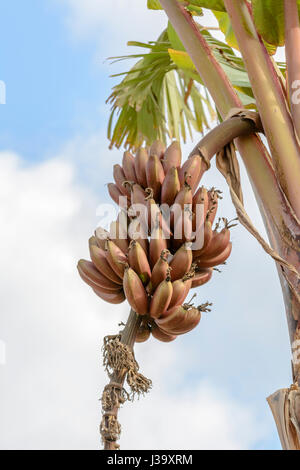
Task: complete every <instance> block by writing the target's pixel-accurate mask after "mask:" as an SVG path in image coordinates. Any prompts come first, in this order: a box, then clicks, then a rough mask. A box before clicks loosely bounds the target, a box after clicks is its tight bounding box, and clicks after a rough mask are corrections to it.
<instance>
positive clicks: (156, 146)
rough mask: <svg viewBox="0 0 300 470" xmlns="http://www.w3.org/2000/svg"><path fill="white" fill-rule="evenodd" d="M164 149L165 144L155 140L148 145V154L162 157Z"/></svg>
mask: <svg viewBox="0 0 300 470" xmlns="http://www.w3.org/2000/svg"><path fill="white" fill-rule="evenodd" d="M165 149H166V147H165V145H164V144H163V143H162V142H161V141H160V140H156V141H155V142H153V144H152V145H151V147H150V155H157V156H158V158H163V156H164V154H165Z"/></svg>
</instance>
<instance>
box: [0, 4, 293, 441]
mask: <svg viewBox="0 0 300 470" xmlns="http://www.w3.org/2000/svg"><path fill="white" fill-rule="evenodd" d="M114 5H115V8H114V7H113V6H112V5H109V4H107V2H101V1H100V2H98V1H97V0H88V1H86V2H81V1H78V0H44V1H43V2H41V1H39V0H28V1H27V2H19V1H16V0H11V1H10V2H5V3H4V4H3V5H2V10H1V28H0V40H1V45H2V46H1V48H0V80H4V81H5V83H6V86H7V104H6V105H1V106H0V175H2V176H1V180H2V181H3V183H2V185H3V187H4V189H3V188H2V189H1V191H2V192H1V191H0V207H2V206H1V201H2V202H3V204H5V207H6V209H4V205H3V207H2V215H1V217H2V218H3V221H2V222H3V227H4V231H3V233H2V235H3V240H2V249H1V253H0V256H1V259H2V262H3V266H4V267H5V266H7V269H6V270H5V269H4V268H3V269H4V271H5V272H6V276H5V278H3V279H2V280H3V285H2V291H1V298H2V299H3V303H4V307H3V312H4V313H3V315H2V317H1V320H0V327H1V329H0V331H2V333H0V339H1V334H2V336H3V341H5V343H6V345H7V364H6V365H5V366H4V367H2V366H0V377H1V382H3V381H4V382H3V383H4V387H3V388H2V387H1V393H2V394H3V396H2V400H1V404H0V409H1V414H2V416H4V419H3V420H2V422H1V423H0V447H3V448H17V447H20V446H21V447H24V448H45V447H47V446H48V447H50V448H51V447H52V448H65V447H68V448H78V447H83V448H96V447H97V445H98V435H97V429H96V426H97V423H98V421H97V420H99V405H98V402H97V398H98V395H99V393H100V392H99V390H100V389H101V386H102V385H103V384H104V383H105V380H106V379H105V376H104V374H103V371H101V370H100V368H101V361H100V360H99V344H100V342H101V337H102V336H104V334H106V333H108V332H110V331H111V332H114V331H115V330H116V327H117V323H118V320H120V319H122V320H124V318H125V316H126V306H124V305H125V304H124V305H123V304H122V306H121V307H120V308H115V307H114V306H113V307H114V308H112V307H111V306H108V305H107V304H103V303H101V309H102V311H101V312H100V313H101V314H102V316H99V300H98V299H94V298H93V296H92V294H91V292H90V291H88V290H87V289H86V287H85V286H83V285H82V283H81V282H80V281H79V280H78V279H77V274H76V271H75V269H74V268H75V265H76V259H78V258H79V257H84V256H87V248H86V243H87V238H88V237H89V236H90V233H91V231H92V230H93V228H94V227H95V225H96V223H97V217H96V207H97V204H99V203H100V202H108V197H107V195H106V192H105V187H104V184H105V183H106V182H108V180H109V179H111V167H112V164H113V163H114V162H116V161H120V160H121V156H122V154H121V152H118V151H115V150H114V151H112V152H109V151H108V150H107V147H108V142H107V140H106V138H105V134H106V123H107V118H108V111H109V110H108V107H107V106H106V105H105V100H106V98H107V97H108V95H109V93H110V90H111V86H112V83H113V81H112V80H111V79H110V78H109V73H113V72H117V71H123V70H124V68H123V67H124V66H123V65H121V66H117V67H119V69H118V68H116V66H114V68H111V67H109V65H108V64H107V62H104V61H105V58H106V57H107V56H110V55H119V54H120V53H124V52H126V41H127V40H130V39H136V40H152V39H154V38H155V37H156V36H157V35H158V33H159V31H160V30H161V29H162V25H163V24H164V23H165V21H166V20H165V18H164V17H163V14H162V13H159V12H158V13H157V12H151V13H149V12H147V11H146V9H145V8H144V6H142V5H141V1H140V0H133V1H132V2H131V3H130V4H129V5H128V7H127V8H125V6H124V3H123V4H122V1H116V2H114ZM116 11H117V14H116ZM126 15H127V16H126ZM207 21H209V18H208V19H207ZM190 147H191V144H190V143H189V144H187V145H186V147H185V148H184V153H185V154H186V155H187V154H188V149H189V148H190ZM243 176H244V181H245V193H246V202H247V207H248V208H249V213H250V214H251V216H252V217H253V220H254V222H255V223H256V225H257V226H258V228H259V229H260V230H261V231H263V226H262V222H261V220H260V217H259V215H258V212H257V209H256V205H255V201H254V198H253V195H252V194H251V190H250V186H249V183H248V181H247V180H246V179H245V175H244V172H243ZM204 183H205V184H206V185H207V186H208V187H210V186H212V185H215V186H217V187H220V188H221V189H223V190H224V192H225V197H224V201H223V202H222V205H221V211H222V215H224V216H228V217H229V218H230V217H234V211H233V209H232V207H231V203H230V201H229V197H228V192H227V191H226V186H225V184H224V182H223V180H222V177H221V176H220V175H219V174H218V173H217V171H216V170H214V169H212V171H211V172H209V174H208V175H207V177H206V179H205V181H204ZM1 198H2V199H1ZM6 211H7V212H6ZM20 226H21V228H22V232H21V234H22V236H21V237H20ZM20 241H22V243H21V245H22V246H20ZM233 243H234V250H233V254H232V256H231V259H230V262H228V266H226V267H225V268H224V270H223V273H222V274H221V275H218V274H216V275H215V276H214V279H213V280H212V281H211V282H210V283H209V284H207V285H206V286H205V289H199V290H198V293H199V299H200V300H201V302H202V301H206V300H207V299H209V300H211V301H212V302H213V303H214V308H213V311H212V312H211V313H208V314H205V315H204V318H203V320H202V322H201V325H200V327H199V329H197V331H195V332H193V333H191V334H189V335H187V336H186V337H184V338H180V339H179V340H178V341H177V342H175V343H176V344H175V343H174V344H172V345H167V346H166V345H161V344H159V343H157V342H155V341H153V340H151V341H149V343H147V344H146V345H139V346H138V347H137V354H138V355H139V357H140V358H141V359H140V361H141V366H144V368H145V369H146V372H147V373H148V375H150V376H151V378H153V380H154V383H155V387H156V388H155V390H154V391H153V392H151V395H152V397H150V396H149V397H147V398H145V399H144V400H140V402H139V403H138V404H137V405H131V404H130V405H127V408H126V407H125V408H124V410H122V414H123V416H124V418H123V419H124V426H123V428H125V423H126V426H128V431H127V433H128V435H127V437H124V440H123V443H124V446H125V447H126V446H127V448H135V444H136V445H137V446H139V448H145V446H146V445H147V443H149V442H150V444H152V446H153V447H154V448H155V446H158V445H162V446H163V448H165V447H166V446H169V448H172V445H173V446H174V447H175V448H180V447H179V446H180V445H185V444H184V442H183V441H184V438H183V437H180V432H176V428H177V426H179V427H180V420H181V419H186V417H187V416H191V409H190V407H191V403H193V401H194V400H196V402H197V404H196V406H195V405H193V407H192V414H197V413H198V417H197V419H196V418H195V419H194V421H193V423H192V424H191V426H192V429H193V432H194V434H195V438H194V440H193V445H194V446H195V447H194V448H197V445H199V446H201V445H202V446H204V448H205V447H206V448H211V447H213V446H214V445H216V444H215V443H216V442H219V443H221V444H220V445H222V446H223V447H224V448H259V449H263V448H268V449H277V448H279V442H278V438H277V435H276V431H275V426H274V424H273V420H272V417H271V413H270V411H269V409H268V407H267V404H266V401H265V398H266V396H267V395H269V394H271V393H273V392H275V391H276V390H277V389H278V388H281V387H285V386H289V384H290V380H291V377H290V357H289V346H288V335H287V328H286V324H285V318H284V311H283V304H282V300H281V294H280V288H279V282H278V280H277V277H276V270H275V267H274V263H273V261H271V260H269V259H268V258H267V256H266V255H265V254H264V253H263V251H262V250H261V248H260V247H258V246H257V243H256V242H255V240H253V239H251V238H250V235H249V236H248V234H247V233H245V230H244V229H243V228H241V227H239V228H236V229H234V230H233ZM16 246H17V247H18V248H16ZM24 246H25V247H26V249H25V250H24ZM37 246H38V248H37ZM10 247H11V249H12V250H17V252H18V253H19V254H20V258H18V259H19V260H20V261H19V262H18V267H17V268H16V269H12V265H11V258H10V256H9V253H10ZM18 250H20V251H18ZM39 250H40V251H39ZM241 260H242V262H241ZM5 263H6V264H5ZM28 266H30V269H29V270H28ZM57 266H58V270H57ZM29 272H30V273H31V276H28V273H29ZM16 279H17V280H18V283H19V284H18V286H19V287H18V292H19V295H18V296H15V295H14V294H10V293H13V292H14V285H15V282H16ZM49 291H50V295H48V293H49ZM9 294H10V295H9ZM201 302H199V303H201ZM101 309H100V310H101ZM83 312H84V314H83ZM106 312H109V314H110V315H108V313H107V316H106V317H105V318H104V315H103V314H104V313H105V314H106ZM114 315H115V316H114ZM19 325H21V328H20V327H19ZM24 337H26V339H25V338H24ZM22 356H23V362H22V360H21V362H20V357H22ZM24 358H25V359H24ZM153 358H154V360H153ZM74 361H75V362H76V367H75V363H74ZM155 364H159V366H157V367H154V365H155ZM45 366H46V370H45ZM47 371H48V373H47ZM49 383H51V384H53V389H52V387H51V385H49ZM55 384H56V385H55ZM84 384H86V386H84ZM99 384H100V385H99ZM19 386H20V387H22V389H23V391H24V394H23V400H24V402H23V403H22V406H21V404H19V405H18V404H17V405H15V403H16V401H17V400H16V401H14V392H13V390H14V389H15V388H16V387H19ZM40 391H42V392H44V393H45V397H46V398H45V402H43V401H42V400H41V397H40ZM70 395H72V399H71V398H70ZM96 395H97V396H96ZM15 398H17V397H15ZM45 403H46V405H45ZM179 403H180V404H181V406H180V410H179V411H178V406H179ZM78 404H79V409H77V405H78ZM153 406H156V407H158V409H165V410H169V412H170V423H169V434H170V430H171V429H172V432H173V434H170V437H169V441H164V440H163V439H164V437H165V438H166V439H167V437H166V430H167V431H168V428H166V427H165V428H163V429H164V434H163V435H162V436H158V437H157V439H156V437H155V436H154V434H155V432H156V430H157V421H156V418H155V416H153V413H152V410H153ZM129 408H130V409H131V411H132V412H133V413H134V412H135V410H136V417H132V416H131V415H129V413H130V409H129ZM37 410H38V412H37ZM42 410H43V411H42ZM174 410H177V412H178V416H177V415H176V413H175V417H173V418H172V419H173V421H172V419H171V415H172V416H173V415H174ZM195 410H196V411H195ZM208 412H209V413H211V414H210V415H206V413H208ZM20 413H23V415H24V416H23V415H22V416H23V417H24V423H25V425H24V430H23V432H22V430H21V431H16V426H14V424H16V423H17V421H18V419H19V416H20ZM74 413H75V414H76V413H78V416H77V417H74ZM143 413H144V414H143ZM39 415H40V417H39ZM150 415H151V416H150ZM158 415H159V413H158ZM137 416H144V417H145V419H146V418H147V419H150V422H149V424H148V427H147V429H146V428H145V429H144V430H143V432H144V435H145V436H146V437H145V440H144V441H143V440H142V438H139V439H140V440H139V441H138V442H137V443H136V442H135V441H134V439H135V436H136V433H135V430H134V427H133V424H134V423H135V424H136V423H137V422H138V421H137V420H138V418H137ZM176 416H177V417H176ZM205 416H206V418H205ZM43 417H44V419H42V418H43ZM157 419H160V417H159V416H157ZM151 420H152V421H151ZM235 420H236V424H235V423H234V421H235ZM131 421H132V423H133V424H132V427H130V424H131ZM209 421H211V423H210V424H209ZM199 422H200V423H199ZM80 423H84V425H85V429H82V428H83V427H82V426H80ZM165 426H167V423H166V424H165ZM199 426H200V427H199ZM57 429H61V432H59V431H57ZM197 433H198V438H197ZM141 434H142V433H141ZM66 436H67V437H66ZM178 436H179V437H178ZM151 439H152V440H151ZM146 441H147V442H146ZM133 442H134V443H133ZM198 443H199V444H198ZM150 444H148V445H150ZM164 444H165V446H164ZM130 446H131V447H130ZM174 447H173V448H174Z"/></svg>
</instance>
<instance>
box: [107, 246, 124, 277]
mask: <svg viewBox="0 0 300 470" xmlns="http://www.w3.org/2000/svg"><path fill="white" fill-rule="evenodd" d="M106 259H107V261H108V264H109V265H110V267H111V268H112V270H113V271H114V272H115V273H116V274H117V276H119V277H120V279H122V278H123V275H124V270H125V265H126V263H127V257H126V256H125V254H124V253H123V251H122V250H120V248H119V247H118V246H117V245H116V244H115V243H114V242H112V241H111V240H107V243H106Z"/></svg>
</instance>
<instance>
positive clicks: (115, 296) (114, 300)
mask: <svg viewBox="0 0 300 470" xmlns="http://www.w3.org/2000/svg"><path fill="white" fill-rule="evenodd" d="M93 291H94V292H95V294H97V295H98V297H100V298H101V299H102V300H105V302H109V303H111V304H121V303H122V302H124V300H125V295H124V292H123V289H121V290H120V291H119V292H110V293H107V292H103V291H101V290H100V289H93Z"/></svg>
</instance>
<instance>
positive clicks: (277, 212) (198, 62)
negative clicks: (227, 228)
mask: <svg viewBox="0 0 300 470" xmlns="http://www.w3.org/2000/svg"><path fill="white" fill-rule="evenodd" d="M292 2H294V0H289V1H288V2H286V3H292ZM160 3H161V5H162V7H163V9H164V10H165V12H166V14H167V15H168V18H169V20H170V22H171V23H172V25H173V27H174V29H175V30H176V32H177V34H178V36H179V37H180V39H181V41H182V43H183V45H184V46H185V49H186V51H187V52H188V54H189V55H190V57H191V59H192V61H193V63H194V65H195V68H196V69H197V72H198V73H199V75H200V77H201V79H202V81H203V83H204V85H205V86H206V87H207V89H208V91H209V92H210V94H211V96H212V98H213V100H214V102H215V104H216V107H217V109H218V111H219V113H220V115H221V116H222V118H223V119H225V118H226V117H227V115H228V113H229V112H230V111H231V110H232V108H237V107H238V108H242V103H241V102H240V100H239V98H238V96H237V94H236V92H235V90H234V88H233V87H232V85H231V83H230V81H229V79H228V77H227V76H226V74H225V72H224V71H223V69H222V68H221V66H220V65H219V63H218V62H217V61H216V59H215V57H214V56H213V53H212V50H211V48H210V47H209V45H208V44H207V42H206V40H205V39H204V37H203V35H202V34H201V32H200V30H199V28H198V26H197V24H196V23H195V22H194V19H193V17H192V16H191V15H190V13H189V12H188V11H187V10H186V9H185V7H184V6H183V5H182V4H180V3H178V1H177V0H160ZM224 4H225V8H226V10H227V13H228V14H229V17H230V20H231V24H232V28H233V31H234V33H235V36H236V38H237V41H238V44H239V49H240V52H241V54H242V57H243V60H244V62H245V66H246V69H247V72H248V75H249V80H250V83H251V85H252V88H253V93H254V96H255V99H256V103H257V108H258V111H259V114H260V117H261V120H262V126H263V129H264V133H265V135H266V138H267V141H268V148H267V147H266V146H265V145H264V144H263V142H262V141H261V140H260V138H259V137H258V135H248V136H240V137H237V138H236V139H235V141H234V142H235V144H236V147H237V148H238V150H239V153H240V155H241V157H242V159H243V161H244V164H245V167H246V170H247V173H248V176H249V179H250V181H251V184H252V187H253V190H254V193H255V197H256V200H257V203H258V206H259V209H260V212H261V214H262V217H263V220H264V224H265V227H266V230H267V233H268V237H269V242H270V245H271V247H272V249H273V250H274V251H276V252H277V253H278V255H279V256H280V257H281V259H283V260H284V261H285V263H281V262H277V270H278V274H279V278H280V282H281V287H282V292H283V298H284V303H285V309H286V316H287V323H288V328H289V335H290V342H291V351H292V358H293V360H292V375H293V384H292V386H291V387H289V388H287V389H282V390H279V391H278V392H276V393H274V394H273V395H272V396H270V397H269V398H268V403H269V405H270V407H271V410H272V413H273V415H274V419H275V422H276V425H277V429H278V434H279V437H280V440H281V443H282V447H283V449H286V450H300V388H299V386H300V295H299V285H300V275H299V273H300V222H299V220H300V147H299V141H298V138H297V136H296V133H295V128H296V129H297V128H298V126H297V125H295V123H294V122H293V120H292V116H291V113H290V111H289V109H288V103H287V102H286V99H285V96H284V94H283V92H282V84H281V83H280V79H279V76H278V73H277V72H276V69H275V67H274V64H273V62H272V61H271V59H270V57H269V56H268V54H267V52H266V49H265V47H264V45H263V43H262V41H261V39H260V37H259V36H258V34H257V32H256V28H255V26H254V23H253V20H252V15H251V11H250V10H249V5H248V4H247V3H246V2H244V0H224ZM297 53H298V54H299V50H298V51H297ZM293 114H296V111H294V112H293ZM234 137H236V136H234ZM269 152H270V153H269ZM278 259H279V258H278Z"/></svg>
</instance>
